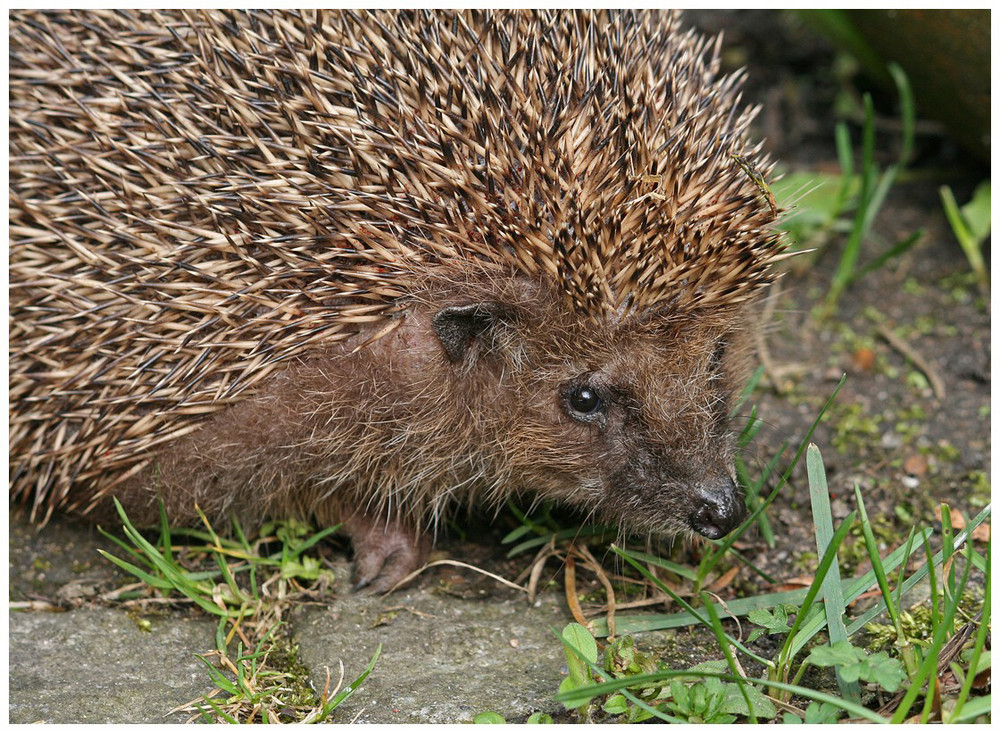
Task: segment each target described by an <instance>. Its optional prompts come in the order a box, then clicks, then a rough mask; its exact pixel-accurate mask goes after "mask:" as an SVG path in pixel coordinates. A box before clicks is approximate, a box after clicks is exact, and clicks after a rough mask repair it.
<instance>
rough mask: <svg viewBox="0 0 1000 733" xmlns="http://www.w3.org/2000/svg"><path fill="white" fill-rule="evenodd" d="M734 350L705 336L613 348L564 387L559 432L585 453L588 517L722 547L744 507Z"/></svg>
mask: <svg viewBox="0 0 1000 733" xmlns="http://www.w3.org/2000/svg"><path fill="white" fill-rule="evenodd" d="M730 342H731V339H730V338H728V337H727V338H723V337H721V336H719V335H718V334H715V333H711V332H708V333H702V332H699V331H698V329H697V328H695V329H693V330H692V331H691V332H689V333H686V334H677V333H675V334H668V335H655V336H653V337H642V338H636V339H625V340H616V341H610V343H613V344H614V346H613V347H612V349H610V350H609V353H606V354H604V355H603V357H604V358H603V359H601V361H600V362H599V363H596V364H594V363H593V362H592V367H591V368H589V369H587V370H586V371H583V372H581V373H578V374H576V375H573V376H572V377H570V378H569V379H567V380H566V381H565V382H564V383H563V385H562V386H561V388H560V390H559V407H560V409H561V413H562V415H561V417H562V418H563V420H561V421H560V422H561V425H560V428H561V430H562V431H564V435H565V437H566V439H567V440H576V441H577V442H578V443H579V444H580V445H581V447H584V448H585V451H583V453H584V455H585V456H586V458H585V459H584V460H583V461H581V463H580V466H579V469H580V470H579V472H578V473H577V475H576V480H577V481H578V485H579V486H580V487H581V488H585V487H589V488H590V489H591V490H590V491H584V492H581V494H582V495H583V496H586V497H587V498H586V499H584V500H583V501H584V502H585V505H586V506H587V508H590V509H594V507H595V506H596V507H597V512H598V513H599V514H602V515H604V517H605V518H607V519H611V520H613V521H617V522H619V523H620V524H621V525H622V526H623V527H627V528H629V529H631V530H647V531H653V532H668V533H677V532H690V531H694V532H697V533H698V534H701V535H704V536H706V537H709V538H712V539H716V538H719V537H721V536H723V535H725V534H727V533H728V532H729V531H730V530H732V529H734V528H735V526H736V525H737V524H738V523H739V521H740V519H741V518H742V516H743V513H744V506H743V502H742V499H741V498H740V496H739V494H738V491H737V488H736V484H735V482H734V480H733V474H734V471H733V456H734V453H735V441H734V436H733V434H732V433H731V431H730V429H729V411H730V406H731V403H732V394H733V389H732V388H731V385H732V384H734V377H735V376H737V375H735V374H734V371H735V370H737V369H738V363H737V361H736V360H734V359H731V358H727V354H726V352H727V351H728V350H729V349H730V348H731V343H730ZM591 358H593V355H592V356H591ZM571 501H574V503H576V497H573V498H572V499H571Z"/></svg>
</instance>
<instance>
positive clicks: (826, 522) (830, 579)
mask: <svg viewBox="0 0 1000 733" xmlns="http://www.w3.org/2000/svg"><path fill="white" fill-rule="evenodd" d="M806 473H807V476H808V479H809V499H810V502H811V504H812V514H813V524H814V526H815V529H816V549H817V552H818V553H819V555H820V556H821V557H822V556H823V555H824V554H825V553H826V551H827V548H828V547H829V546H830V544H831V543H832V542H833V535H834V533H833V513H832V511H831V509H830V491H829V488H828V487H827V482H826V469H825V468H824V466H823V456H822V455H821V454H820V450H819V448H818V447H817V446H816V445H815V444H810V445H809V449H808V451H807V453H806ZM822 590H823V599H824V600H825V603H824V604H823V606H824V608H825V610H826V627H827V633H828V634H829V635H830V644H831V645H832V644H835V643H837V642H838V641H847V628H846V627H845V626H844V613H845V611H846V608H845V604H844V593H843V587H842V584H841V581H840V565H839V564H838V563H837V562H836V561H834V562H833V563H831V565H830V569H829V571H828V572H827V573H826V575H825V576H824V578H823V587H822ZM836 674H837V685H838V687H839V688H840V692H841V694H842V695H843V696H844V697H846V698H847V699H849V700H854V701H855V702H858V701H860V700H861V689H860V687H859V686H858V682H857V680H845V679H844V678H843V676H842V675H841V674H840V670H839V669H837V670H836Z"/></svg>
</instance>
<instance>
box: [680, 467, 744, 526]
mask: <svg viewBox="0 0 1000 733" xmlns="http://www.w3.org/2000/svg"><path fill="white" fill-rule="evenodd" d="M745 515H746V505H745V504H744V503H743V498H742V497H741V496H740V494H739V491H738V490H737V488H736V484H735V482H734V481H733V480H732V479H731V478H730V477H729V476H723V477H722V478H720V479H717V480H716V481H714V482H712V483H704V484H700V485H699V486H698V487H697V489H696V496H695V507H694V509H693V510H692V512H691V514H690V515H689V516H688V522H689V523H690V524H691V528H692V529H693V530H694V531H695V532H697V533H698V534H700V535H703V536H705V537H708V538H709V539H710V540H717V539H719V538H721V537H725V536H726V535H727V534H729V533H730V532H732V531H733V530H734V529H736V527H737V526H738V525H739V523H740V522H741V521H742V520H743V517H744V516H745Z"/></svg>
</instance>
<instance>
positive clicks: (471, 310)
mask: <svg viewBox="0 0 1000 733" xmlns="http://www.w3.org/2000/svg"><path fill="white" fill-rule="evenodd" d="M509 319H510V312H509V310H508V309H507V308H506V307H504V306H503V305H501V304H500V303H493V302H482V303H471V304H469V305H452V306H448V307H447V308H442V309H441V310H439V311H438V312H437V314H436V315H435V316H434V321H433V323H434V331H435V332H436V333H437V335H438V338H439V339H440V340H441V345H442V346H444V350H445V353H446V354H448V359H449V360H451V361H452V362H453V363H458V362H461V361H464V360H465V357H466V354H468V353H469V350H470V349H471V348H472V346H473V345H474V344H476V343H480V344H483V342H484V341H485V344H484V345H485V347H486V350H488V351H492V350H493V348H494V347H495V345H496V343H497V341H498V339H496V336H497V334H496V330H497V328H498V327H499V326H500V325H501V324H502V323H504V322H506V321H508V320H509Z"/></svg>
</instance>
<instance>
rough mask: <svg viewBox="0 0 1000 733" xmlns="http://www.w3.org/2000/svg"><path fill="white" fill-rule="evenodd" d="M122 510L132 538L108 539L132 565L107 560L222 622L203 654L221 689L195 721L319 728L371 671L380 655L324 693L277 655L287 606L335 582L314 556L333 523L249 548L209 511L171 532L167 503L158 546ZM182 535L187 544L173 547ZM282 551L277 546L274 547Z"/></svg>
mask: <svg viewBox="0 0 1000 733" xmlns="http://www.w3.org/2000/svg"><path fill="white" fill-rule="evenodd" d="M115 507H116V509H117V510H118V515H119V517H120V518H121V520H122V524H123V530H124V533H125V537H126V540H122V539H120V538H118V537H116V536H115V535H112V534H109V533H107V532H104V531H103V530H102V533H103V534H104V536H105V537H107V538H108V539H110V540H111V541H113V542H114V543H115V544H116V545H118V547H119V548H120V549H121V550H122V551H123V552H124V554H125V557H126V558H128V559H123V558H120V557H116V556H115V555H112V554H110V553H107V552H104V551H103V550H100V551H99V552H100V553H101V555H103V556H104V557H105V558H106V559H107V560H109V561H110V562H112V563H114V564H115V565H117V566H118V567H120V568H122V569H123V570H125V571H127V572H129V573H131V574H132V575H134V576H135V577H137V578H138V579H139V580H141V581H142V582H143V583H145V584H146V586H148V587H149V589H150V590H151V591H152V592H153V593H158V594H160V595H163V596H166V597H171V596H174V597H180V598H183V599H186V600H187V601H189V602H192V603H194V604H195V605H197V606H198V607H199V608H201V609H202V610H203V611H205V612H207V613H209V614H211V615H213V616H215V617H217V618H218V625H217V628H216V648H215V649H213V650H212V651H210V652H208V653H206V654H198V655H196V656H197V657H198V659H200V660H201V661H202V662H203V663H204V664H205V668H206V672H207V674H208V678H209V680H210V681H211V683H212V684H213V685H214V686H215V688H216V689H215V690H214V691H213V692H211V693H209V694H207V695H205V696H203V698H202V700H200V701H198V700H196V701H193V702H192V703H189V704H188V706H186V707H185V708H184V709H187V710H190V711H193V712H196V716H195V717H200V718H201V719H202V720H204V721H205V722H227V723H251V722H255V721H259V722H262V723H284V722H299V723H318V722H322V721H324V720H326V719H327V718H329V717H330V715H331V714H332V713H333V712H334V710H336V708H337V707H338V706H339V705H340V704H341V703H343V702H344V700H346V699H347V698H348V697H350V695H351V694H353V692H354V691H355V690H356V689H357V688H358V687H359V686H360V685H361V683H362V682H364V680H365V679H366V678H367V677H368V675H369V674H370V673H371V671H372V669H373V668H374V666H375V662H376V660H377V659H378V656H379V651H380V649H376V650H375V653H374V655H373V656H372V659H371V661H370V662H369V664H368V666H367V668H366V669H365V670H364V671H363V672H362V673H361V674H360V675H359V676H358V677H357V678H356V679H355V680H354V681H353V682H351V683H350V684H349V685H347V686H346V687H345V686H344V685H343V668H341V675H340V681H339V682H338V683H337V684H336V686H334V687H333V688H331V686H330V678H329V672H328V674H327V681H326V685H325V687H324V689H323V691H322V692H321V693H319V694H317V693H315V692H313V690H312V688H311V687H310V686H309V684H308V681H307V679H306V675H305V671H304V670H300V669H298V668H297V665H295V664H291V663H284V664H275V658H276V657H288V656H289V652H288V649H287V648H288V641H287V639H285V638H284V636H283V629H284V627H283V624H282V623H281V621H280V619H281V618H282V616H283V614H284V612H285V610H286V609H287V607H288V606H289V604H290V603H294V602H296V601H299V600H302V599H303V598H304V597H306V596H308V595H310V594H312V593H322V592H323V591H324V589H326V588H328V587H329V586H330V585H331V584H332V582H333V573H332V571H330V570H328V569H327V568H325V567H324V566H323V565H322V563H321V562H320V560H319V559H318V558H316V557H314V556H311V555H309V554H307V551H308V550H310V549H311V548H313V547H314V546H315V545H316V543H318V542H319V541H320V540H322V539H323V538H324V537H326V536H328V535H329V534H331V533H332V532H334V531H335V530H336V527H332V528H328V529H325V530H323V531H321V532H313V530H312V529H311V528H309V527H308V526H307V525H305V524H303V523H301V522H294V521H290V522H276V523H271V524H268V525H267V526H266V527H264V528H263V530H262V532H261V537H260V538H259V539H258V540H257V541H256V542H254V543H251V542H249V541H248V540H247V538H246V535H245V534H244V533H243V531H242V529H241V528H240V526H239V525H238V524H236V523H234V525H233V529H234V535H235V536H234V537H233V538H232V539H229V538H224V537H221V536H220V535H219V534H218V533H217V532H216V531H215V530H214V529H213V528H212V526H211V525H210V524H209V522H208V520H207V519H206V518H205V517H204V515H202V522H203V524H204V527H205V529H204V530H192V529H183V530H178V529H171V527H170V526H169V524H168V523H167V518H166V513H165V512H164V511H163V507H162V506H161V508H160V536H159V539H158V540H157V541H156V542H155V543H154V542H150V541H149V540H147V539H146V537H145V536H144V535H143V534H142V533H141V532H139V531H138V530H137V529H136V528H135V526H134V525H133V524H132V522H131V521H129V518H128V516H127V515H126V514H125V511H124V509H123V508H122V507H121V505H120V504H119V503H118V502H117V501H116V502H115ZM177 537H184V538H185V539H186V540H187V541H188V542H189V543H190V544H184V545H177V544H175V542H174V539H175V538H177ZM275 545H277V549H276V550H273V551H268V549H267V548H273V547H274V546H275ZM292 656H294V654H292Z"/></svg>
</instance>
